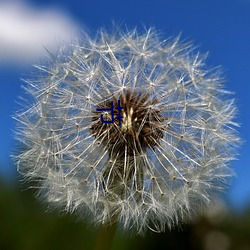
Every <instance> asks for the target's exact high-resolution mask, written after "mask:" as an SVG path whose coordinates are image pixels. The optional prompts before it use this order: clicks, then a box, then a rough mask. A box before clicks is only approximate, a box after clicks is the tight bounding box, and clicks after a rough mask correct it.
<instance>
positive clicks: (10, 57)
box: [0, 2, 76, 64]
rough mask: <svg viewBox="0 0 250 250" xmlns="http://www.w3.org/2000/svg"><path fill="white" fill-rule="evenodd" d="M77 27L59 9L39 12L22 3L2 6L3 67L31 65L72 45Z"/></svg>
mask: <svg viewBox="0 0 250 250" xmlns="http://www.w3.org/2000/svg"><path fill="white" fill-rule="evenodd" d="M75 32H76V25H75V24H74V23H73V21H72V20H70V18H69V17H68V16H67V15H66V14H64V13H63V12H61V11H59V10H56V9H49V10H39V9H36V8H34V7H31V6H28V5H27V4H24V3H22V2H14V3H13V2H12V3H6V2H4V3H0V64H2V63H7V62H8V63H9V62H15V63H16V62H18V63H27V62H30V61H34V60H37V59H38V58H39V57H41V56H42V55H43V54H44V53H45V49H44V47H46V48H48V49H49V50H52V51H53V50H54V49H55V48H56V46H58V44H59V43H60V42H65V41H66V42H70V40H71V39H72V37H73V34H75Z"/></svg>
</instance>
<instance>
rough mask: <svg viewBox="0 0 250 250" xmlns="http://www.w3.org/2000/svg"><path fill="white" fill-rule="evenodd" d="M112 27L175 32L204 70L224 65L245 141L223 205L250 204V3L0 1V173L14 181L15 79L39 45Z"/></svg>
mask: <svg viewBox="0 0 250 250" xmlns="http://www.w3.org/2000/svg"><path fill="white" fill-rule="evenodd" d="M7 3H8V4H7ZM112 21H114V22H115V23H117V24H121V25H127V26H128V27H129V28H130V27H131V28H133V27H135V26H138V27H139V28H143V25H145V26H146V27H150V26H154V27H155V28H156V29H157V30H160V31H161V32H162V33H163V34H164V35H165V36H166V37H169V36H173V35H178V34H179V33H181V34H182V38H183V39H187V40H191V41H193V42H194V44H195V45H198V49H199V50H200V51H201V52H207V51H209V56H208V60H207V64H208V65H209V66H210V67H212V66H218V65H219V66H220V65H221V66H222V68H223V70H224V75H225V79H226V82H225V88H226V89H228V90H232V91H233V92H235V98H236V101H237V106H238V109H239V114H238V118H237V121H238V122H239V123H240V124H241V127H240V128H239V133H240V136H241V137H242V138H243V141H244V144H243V145H242V147H241V148H240V150H239V156H238V160H237V161H235V162H233V163H232V167H233V168H234V169H235V172H236V173H237V177H236V178H233V179H232V185H231V188H230V190H229V192H228V194H227V199H228V200H229V202H230V203H231V204H232V205H233V206H234V207H238V208H242V207H243V206H244V205H246V204H250V178H249V177H250V168H249V165H250V164H249V163H250V157H249V154H250V143H249V141H250V129H249V125H250V111H249V106H250V102H249V101H250V80H249V79H250V0H188V1H187V0H126V1H119V0H105V1H104V0H99V1H98V0H91V1H89V0H88V1H85V0H82V1H76V0H71V1H66V0H64V1H62V0H61V1H59V0H58V1H56V0H54V1H51V0H50V1H49V0H37V1H34V0H33V1H32V0H30V1H15V2H13V1H8V2H7V1H6V3H5V2H4V1H1V2H0V83H1V91H0V114H1V125H0V128H1V129H0V138H1V143H0V175H1V176H3V177H4V178H5V179H8V180H14V179H15V178H16V177H15V168H14V167H11V160H10V154H11V152H12V151H13V150H14V149H15V142H14V139H13V130H14V128H15V122H14V120H13V119H12V118H11V116H12V115H13V113H14V111H15V110H17V108H18V105H17V103H16V102H17V100H18V96H20V95H22V89H21V84H22V81H21V78H22V77H25V76H28V75H29V72H31V71H32V70H33V69H32V67H31V65H32V64H33V63H35V62H38V61H39V58H41V57H42V56H44V54H46V52H45V50H44V48H43V45H46V46H48V48H50V49H51V50H53V49H54V47H55V46H56V44H58V40H57V39H56V38H55V36H56V37H60V39H62V40H66V41H67V40H70V39H71V38H72V35H73V34H74V33H75V32H76V31H75V30H77V28H78V27H80V28H82V29H87V30H88V31H89V32H90V34H95V31H96V30H97V29H98V28H100V27H106V28H108V27H111V24H112ZM33 71H34V70H33Z"/></svg>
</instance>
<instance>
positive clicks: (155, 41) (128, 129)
mask: <svg viewBox="0 0 250 250" xmlns="http://www.w3.org/2000/svg"><path fill="white" fill-rule="evenodd" d="M82 36H83V39H80V41H79V42H78V43H75V44H72V45H70V46H66V48H64V49H62V50H60V53H59V54H58V55H57V56H56V57H53V58H52V59H51V62H50V63H48V64H46V66H42V65H38V66H36V67H37V68H38V70H39V72H40V73H39V76H37V77H36V78H35V79H33V80H27V81H26V86H25V90H26V91H27V92H28V94H29V96H31V97H32V101H31V102H30V103H29V104H28V105H26V106H25V108H24V109H22V110H21V111H20V112H18V113H17V114H16V116H15V118H16V119H17V121H18V124H19V127H18V130H17V135H18V139H19V141H20V142H21V144H22V146H23V148H24V150H23V151H22V152H21V153H20V154H18V155H16V157H15V158H16V162H17V167H18V170H19V172H20V173H21V174H22V175H23V176H24V177H25V178H26V179H27V180H36V181H37V182H36V183H37V189H38V194H39V196H40V197H41V198H42V199H43V200H44V201H47V202H48V203H49V204H53V205H55V206H56V207H58V208H60V209H62V210H63V211H67V212H79V214H83V215H88V217H92V220H93V221H94V222H96V223H107V222H110V221H112V220H113V219H116V220H117V221H118V222H119V225H120V226H121V227H122V228H124V229H129V228H135V229H136V230H137V232H143V231H144V230H145V229H146V228H150V229H152V230H154V231H163V230H164V228H165V227H166V226H168V227H172V226H175V225H178V224H179V223H181V222H183V221H186V220H190V219H192V218H193V216H195V215H196V214H199V213H201V212H202V211H203V210H204V209H205V208H207V207H208V206H209V205H211V204H212V203H213V201H214V195H216V192H217V191H221V190H223V189H224V187H225V186H226V184H227V180H228V177H230V176H232V175H233V172H232V170H231V169H230V168H229V162H230V161H231V160H233V159H234V157H235V148H236V146H237V144H238V143H239V138H238V135H237V132H236V130H235V127H236V126H237V124H236V123H235V122H234V117H235V113H236V108H235V105H234V101H233V100H232V99H230V98H231V97H230V95H229V94H228V92H227V91H225V90H224V89H223V84H222V78H221V77H220V74H219V72H218V70H210V69H208V70H207V69H206V67H205V63H204V59H205V57H204V56H202V55H201V54H200V53H198V52H195V50H194V49H193V46H192V45H191V44H184V43H181V42H180V41H179V38H176V39H167V40H161V38H160V35H159V34H158V33H157V32H156V31H154V30H153V29H149V30H147V31H146V32H145V33H142V34H140V33H139V32H137V31H136V30H132V31H126V32H122V31H118V32H116V33H114V34H110V33H108V32H106V31H103V30H102V31H100V32H99V33H98V35H97V37H96V38H95V39H92V38H90V37H89V36H88V35H87V34H84V33H83V34H82ZM118 104H120V106H121V107H122V109H121V110H120V115H121V116H122V117H123V118H122V119H121V120H120V124H119V120H118V119H116V118H115V119H114V122H113V123H104V122H103V121H102V120H101V115H102V117H103V119H104V120H105V121H112V117H111V112H109V111H107V110H110V109H112V107H113V114H114V117H117V116H118V115H119V111H118V109H116V107H117V106H118ZM112 105H113V106H112ZM98 109H102V110H104V111H98ZM89 215H90V216H89Z"/></svg>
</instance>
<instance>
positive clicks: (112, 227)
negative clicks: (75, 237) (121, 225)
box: [94, 222, 117, 250]
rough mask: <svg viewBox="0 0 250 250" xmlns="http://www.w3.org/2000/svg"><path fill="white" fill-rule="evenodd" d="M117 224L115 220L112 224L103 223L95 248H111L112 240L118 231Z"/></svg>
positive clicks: (99, 249)
mask: <svg viewBox="0 0 250 250" xmlns="http://www.w3.org/2000/svg"><path fill="white" fill-rule="evenodd" d="M116 226H117V223H116V222H113V223H112V224H110V223H109V224H103V225H101V226H100V228H99V232H98V234H97V239H96V245H95V248H94V250H109V249H111V246H112V241H113V239H114V235H115V232H116Z"/></svg>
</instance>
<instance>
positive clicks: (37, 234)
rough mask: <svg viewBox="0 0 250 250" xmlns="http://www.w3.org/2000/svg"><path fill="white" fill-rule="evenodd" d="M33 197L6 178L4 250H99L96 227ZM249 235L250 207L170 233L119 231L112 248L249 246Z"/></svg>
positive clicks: (0, 204)
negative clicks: (52, 210)
mask: <svg viewBox="0 0 250 250" xmlns="http://www.w3.org/2000/svg"><path fill="white" fill-rule="evenodd" d="M18 186H19V187H20V186H21V187H22V190H20V189H18V188H17V187H18ZM33 196H34V192H33V191H31V190H29V189H27V188H26V187H25V186H24V185H20V183H18V185H11V186H10V185H6V184H5V183H3V182H0V222H1V227H0V249H1V250H5V249H6V250H34V249H35V250H45V249H46V250H50V249H51V250H52V249H53V250H55V249H62V250H72V249H84V250H91V249H94V245H95V240H96V235H97V231H98V230H97V229H96V228H93V227H92V226H90V225H86V224H83V223H82V222H79V221H77V220H76V218H75V217H74V216H72V215H63V216H60V215H58V213H57V212H51V211H47V212H44V211H45V210H46V209H45V208H44V207H43V206H42V205H41V203H40V202H39V201H37V200H36V199H34V197H33ZM249 239H250V209H248V210H246V211H245V212H244V213H242V214H228V215H225V217H223V218H222V219H220V220H211V219H209V217H203V218H200V219H199V220H197V221H196V222H195V223H194V224H190V225H183V227H182V228H181V229H173V230H172V231H167V232H166V233H161V234H157V233H153V232H150V231H148V232H147V233H146V235H144V237H141V236H133V235H131V234H130V235H129V234H124V233H121V232H120V231H119V230H118V231H117V233H116V235H115V238H114V241H113V244H112V248H111V250H118V249H119V250H127V249H129V250H138V249H139V250H140V249H143V250H151V249H171V250H178V249H181V250H182V249H185V250H188V249H192V250H203V249H204V250H210V249H211V250H217V249H219V250H241V249H242V250H243V249H244V250H247V249H250V244H249ZM212 247H213V249H212Z"/></svg>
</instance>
